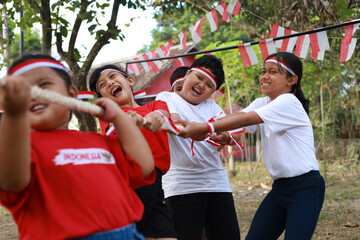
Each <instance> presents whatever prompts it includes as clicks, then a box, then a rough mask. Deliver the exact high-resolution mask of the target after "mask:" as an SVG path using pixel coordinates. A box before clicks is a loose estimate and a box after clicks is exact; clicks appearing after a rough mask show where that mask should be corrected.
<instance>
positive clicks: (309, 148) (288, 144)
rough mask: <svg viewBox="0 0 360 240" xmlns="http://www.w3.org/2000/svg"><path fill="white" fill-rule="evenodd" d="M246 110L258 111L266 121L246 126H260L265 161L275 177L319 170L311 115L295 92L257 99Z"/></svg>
mask: <svg viewBox="0 0 360 240" xmlns="http://www.w3.org/2000/svg"><path fill="white" fill-rule="evenodd" d="M242 111H243V112H250V111H255V112H256V113H257V114H258V115H259V116H260V118H261V119H262V120H263V121H264V123H262V124H257V125H252V126H247V127H245V128H246V129H247V130H248V131H249V132H254V131H256V130H258V129H260V133H261V142H262V147H263V155H264V161H265V165H266V168H267V170H268V171H269V174H270V176H271V177H272V179H273V180H276V179H279V178H288V177H295V176H299V175H301V174H304V173H307V172H309V171H311V170H319V163H318V161H317V159H316V156H315V148H314V135H313V129H312V126H311V122H310V119H309V117H308V115H307V113H306V112H305V110H304V108H303V106H302V104H301V102H300V101H299V100H298V99H297V98H296V97H295V96H294V95H293V94H290V93H288V94H282V95H280V96H278V97H277V98H276V99H274V100H273V101H270V98H269V97H263V98H258V99H255V101H253V102H252V103H251V104H250V105H249V106H248V107H247V108H245V109H243V110H242Z"/></svg>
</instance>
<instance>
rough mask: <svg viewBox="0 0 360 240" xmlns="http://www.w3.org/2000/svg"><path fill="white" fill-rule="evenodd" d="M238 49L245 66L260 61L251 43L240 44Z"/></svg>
mask: <svg viewBox="0 0 360 240" xmlns="http://www.w3.org/2000/svg"><path fill="white" fill-rule="evenodd" d="M238 49H239V53H240V56H241V60H242V62H243V65H244V67H248V66H251V65H254V64H258V63H259V60H258V59H257V57H256V53H255V51H254V49H253V48H252V46H251V45H250V43H245V44H239V45H238Z"/></svg>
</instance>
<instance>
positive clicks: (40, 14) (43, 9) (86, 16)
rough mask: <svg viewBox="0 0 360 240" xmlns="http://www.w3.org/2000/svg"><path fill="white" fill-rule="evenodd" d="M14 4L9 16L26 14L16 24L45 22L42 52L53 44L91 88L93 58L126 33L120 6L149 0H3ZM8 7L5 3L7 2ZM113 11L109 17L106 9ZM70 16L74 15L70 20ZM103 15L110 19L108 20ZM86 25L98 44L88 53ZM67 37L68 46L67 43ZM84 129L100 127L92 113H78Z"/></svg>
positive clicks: (78, 81)
mask: <svg viewBox="0 0 360 240" xmlns="http://www.w3.org/2000/svg"><path fill="white" fill-rule="evenodd" d="M3 2H5V3H3V4H7V5H9V6H10V5H11V7H8V8H7V11H6V12H7V15H8V19H16V14H18V13H19V12H20V11H21V9H22V8H23V10H24V11H23V12H24V17H23V18H22V19H20V20H18V21H15V20H13V21H12V24H14V26H18V27H23V28H25V27H30V28H31V27H33V25H34V24H35V23H36V22H39V23H40V24H41V33H42V34H41V35H42V52H44V53H48V54H51V48H52V46H53V45H55V47H56V51H57V53H58V54H59V55H60V57H61V60H62V61H64V62H66V64H67V65H68V66H69V68H70V70H71V72H72V75H73V81H74V83H75V85H76V86H77V87H78V89H80V90H86V89H87V83H86V77H87V75H88V73H89V70H90V68H91V66H92V64H93V61H94V59H95V57H96V56H97V54H98V53H99V51H100V50H101V48H102V47H103V46H104V45H106V44H108V43H109V41H110V40H111V39H114V40H116V39H119V40H122V39H123V38H124V37H125V36H124V35H123V34H122V33H121V29H120V28H119V27H118V26H117V23H116V20H117V16H118V14H119V7H120V5H122V6H127V7H128V8H134V9H136V8H142V9H145V5H144V4H145V2H146V0H113V1H111V0H103V1H95V0H63V1H50V0H23V1H22V0H14V1H10V0H7V1H3ZM4 6H5V5H4ZM108 9H109V10H110V9H111V14H109V15H106V16H105V12H106V10H108ZM69 16H74V17H75V19H74V21H73V22H70V20H69V19H71V18H69ZM99 17H105V18H107V20H106V23H105V24H104V22H102V21H101V20H99ZM83 24H86V25H87V28H88V31H89V32H90V33H91V35H92V36H94V40H95V43H94V44H93V45H92V46H91V48H89V51H88V53H87V54H84V55H81V53H80V51H79V49H78V46H77V45H76V40H77V38H78V35H79V30H80V27H81V26H82V25H83ZM66 40H67V46H65V44H64V42H65V41H66ZM75 115H76V117H77V118H78V120H79V127H80V130H82V131H94V130H96V122H95V119H94V118H93V117H92V116H91V115H90V114H85V113H81V112H75Z"/></svg>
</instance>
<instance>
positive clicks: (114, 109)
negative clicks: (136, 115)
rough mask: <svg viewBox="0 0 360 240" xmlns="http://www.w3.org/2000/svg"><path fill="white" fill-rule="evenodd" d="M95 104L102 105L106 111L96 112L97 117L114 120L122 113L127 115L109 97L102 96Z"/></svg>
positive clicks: (109, 120)
mask: <svg viewBox="0 0 360 240" xmlns="http://www.w3.org/2000/svg"><path fill="white" fill-rule="evenodd" d="M94 104H96V105H98V106H100V107H102V108H103V109H104V112H103V113H102V114H94V116H95V117H97V118H99V119H100V120H102V121H104V122H114V120H115V119H116V118H117V117H119V114H120V115H124V116H126V114H125V113H124V112H123V111H122V110H121V108H120V107H119V106H118V105H117V103H115V102H114V101H112V100H111V99H109V98H106V97H102V98H98V99H96V100H95V101H94Z"/></svg>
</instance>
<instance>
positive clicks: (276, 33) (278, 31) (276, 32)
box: [270, 24, 285, 48]
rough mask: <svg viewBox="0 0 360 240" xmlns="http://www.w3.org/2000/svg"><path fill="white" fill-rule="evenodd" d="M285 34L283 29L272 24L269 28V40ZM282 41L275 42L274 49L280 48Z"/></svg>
mask: <svg viewBox="0 0 360 240" xmlns="http://www.w3.org/2000/svg"><path fill="white" fill-rule="evenodd" d="M284 34H285V28H283V27H280V26H279V25H276V24H273V25H272V27H271V32H270V38H276V37H282V36H284ZM281 45H282V40H276V41H275V47H277V48H281Z"/></svg>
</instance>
